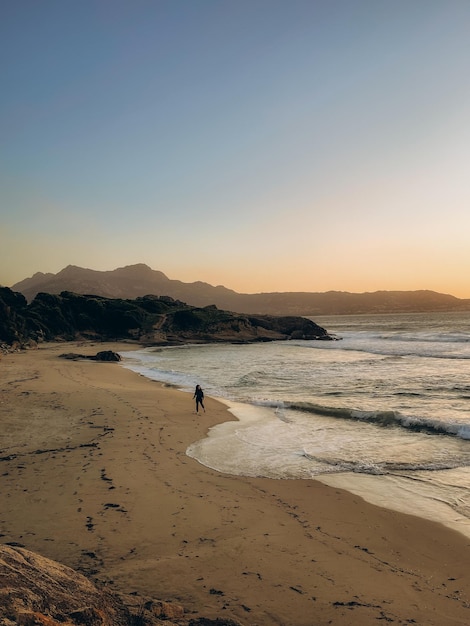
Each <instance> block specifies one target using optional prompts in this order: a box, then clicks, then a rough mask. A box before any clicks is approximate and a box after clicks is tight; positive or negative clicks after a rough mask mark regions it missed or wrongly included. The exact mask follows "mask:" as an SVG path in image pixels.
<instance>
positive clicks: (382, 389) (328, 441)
mask: <svg viewBox="0 0 470 626" xmlns="http://www.w3.org/2000/svg"><path fill="white" fill-rule="evenodd" d="M311 319H313V321H315V322H316V323H317V324H319V325H320V326H323V327H324V328H326V329H327V330H328V332H329V333H330V334H332V335H334V336H335V337H336V338H337V341H281V342H270V343H257V344H247V345H235V344H205V345H188V346H181V347H164V348H161V347H158V348H145V349H142V350H137V351H132V352H126V353H122V356H123V362H122V363H123V365H124V367H127V368H129V369H131V370H133V371H135V372H138V373H140V374H142V375H143V376H146V377H148V378H151V379H154V380H159V381H163V382H166V383H169V384H171V385H174V386H176V387H178V388H179V389H181V390H182V391H185V392H188V393H190V394H191V396H188V411H194V408H193V407H194V405H193V400H192V393H193V392H194V387H195V385H196V384H200V385H201V386H202V387H203V389H204V392H205V394H206V395H209V396H212V397H215V398H217V399H220V400H222V401H223V402H225V403H226V404H227V405H228V407H229V410H230V411H231V413H232V414H233V415H234V416H235V417H236V418H237V420H234V421H229V422H226V423H224V424H220V425H217V426H215V427H214V428H212V429H210V431H209V433H208V435H207V437H205V438H204V439H202V440H201V441H195V442H194V443H193V444H191V445H190V446H189V448H188V450H187V454H188V456H190V457H192V458H194V459H196V460H197V461H199V462H200V463H202V464H203V465H206V466H208V467H210V468H213V469H215V470H217V471H220V472H225V473H228V474H233V475H242V476H259V477H268V478H273V479H295V478H299V479H311V478H314V479H317V480H321V481H322V482H324V483H326V484H329V485H332V486H335V487H339V488H343V489H346V490H348V491H350V492H352V493H355V494H358V495H360V496H361V497H363V498H364V499H366V500H368V501H369V502H372V503H374V504H378V505H381V506H385V507H387V508H391V509H394V510H397V511H401V512H405V513H412V514H414V515H418V516H422V517H425V518H428V519H432V520H435V521H439V522H441V523H443V524H446V525H447V526H449V527H451V528H454V529H456V530H458V531H460V532H462V533H464V534H465V535H466V536H468V537H470V312H467V313H422V314H393V315H392V314H381V315H341V316H328V317H324V316H318V317H314V318H311Z"/></svg>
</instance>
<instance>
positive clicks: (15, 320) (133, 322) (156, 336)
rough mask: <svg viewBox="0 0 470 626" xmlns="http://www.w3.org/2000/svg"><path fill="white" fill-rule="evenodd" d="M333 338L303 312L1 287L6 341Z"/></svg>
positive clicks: (0, 317) (0, 332)
mask: <svg viewBox="0 0 470 626" xmlns="http://www.w3.org/2000/svg"><path fill="white" fill-rule="evenodd" d="M329 338H330V337H329V335H328V333H327V332H326V330H325V329H324V328H321V327H320V326H318V325H317V324H315V323H314V322H312V321H311V320H308V319H305V318H302V317H295V316H288V317H276V316H268V315H242V314H238V313H231V312H229V311H221V310H219V309H218V308H217V307H216V306H207V307H204V308H198V307H194V306H190V305H187V304H185V303H183V302H181V301H178V300H173V299H172V298H169V297H163V296H161V297H159V296H144V297H139V298H136V299H135V300H127V299H118V298H114V299H112V298H104V297H101V296H90V295H80V294H76V293H71V292H62V293H61V294H49V293H39V294H37V295H36V297H35V298H34V300H33V301H32V302H31V303H30V304H28V303H27V301H26V299H25V297H24V296H23V295H22V294H19V293H15V292H12V291H11V290H10V289H8V288H6V287H3V288H0V343H4V344H8V345H11V344H13V343H15V342H16V343H19V344H21V345H24V344H26V343H27V342H28V341H35V342H37V341H57V340H60V341H72V340H76V339H93V340H98V341H115V340H135V341H138V342H140V343H144V344H148V345H165V344H177V343H203V342H204V343H205V342H215V341H219V342H220V341H230V342H252V341H274V340H280V339H329Z"/></svg>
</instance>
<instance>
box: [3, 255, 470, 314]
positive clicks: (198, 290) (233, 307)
mask: <svg viewBox="0 0 470 626" xmlns="http://www.w3.org/2000/svg"><path fill="white" fill-rule="evenodd" d="M11 289H12V290H13V291H17V292H20V293H22V294H23V295H24V296H25V298H26V299H27V300H28V301H32V300H33V298H34V297H35V296H36V294H37V293H50V294H60V293H61V292H63V291H68V292H73V293H77V294H87V295H97V296H103V297H106V298H127V299H133V298H138V297H142V296H146V295H156V296H169V297H171V298H174V299H176V300H181V301H183V302H186V303H187V304H190V305H192V306H196V307H205V306H209V305H216V306H217V307H218V308H219V309H223V310H226V311H234V312H237V313H245V314H261V315H302V316H315V315H344V314H361V313H411V312H430V311H465V310H468V311H470V299H461V298H456V297H455V296H452V295H448V294H442V293H438V292H435V291H429V290H419V291H375V292H371V293H350V292H345V291H327V292H322V293H320V292H273V293H256V294H246V293H237V292H236V291H233V290H232V289H228V288H226V287H223V286H221V285H218V286H216V287H214V286H213V285H210V284H208V283H205V282H201V281H196V282H192V283H185V282H182V281H180V280H172V279H170V278H168V277H167V276H166V275H165V274H164V273H163V272H160V271H157V270H153V269H151V268H150V267H149V266H148V265H145V264H142V263H139V264H136V265H128V266H126V267H120V268H117V269H115V270H111V271H98V270H92V269H86V268H82V267H77V266H74V265H69V266H67V267H65V268H64V269H63V270H61V271H60V272H58V273H57V274H52V273H47V274H44V273H42V272H38V273H36V274H34V275H33V276H32V277H30V278H26V279H24V280H22V281H20V282H18V283H16V284H15V285H13V286H12V287H11Z"/></svg>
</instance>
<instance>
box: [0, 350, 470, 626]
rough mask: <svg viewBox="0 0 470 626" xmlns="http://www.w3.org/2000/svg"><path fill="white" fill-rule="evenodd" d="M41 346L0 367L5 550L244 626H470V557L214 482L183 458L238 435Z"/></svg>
mask: <svg viewBox="0 0 470 626" xmlns="http://www.w3.org/2000/svg"><path fill="white" fill-rule="evenodd" d="M131 347H132V346H130V345H129V344H100V343H77V344H75V343H74V344H44V345H40V346H39V348H38V349H37V350H31V351H27V352H23V353H16V354H8V355H5V356H3V357H2V359H1V360H0V368H1V370H2V385H1V389H2V394H1V404H0V416H1V420H2V431H3V434H2V436H1V444H0V457H1V460H0V474H1V480H2V495H1V513H0V534H1V535H2V536H1V541H2V543H11V542H16V543H20V544H22V545H24V546H25V547H26V548H27V549H29V550H33V551H36V552H39V553H40V554H43V555H44V556H47V557H49V558H53V559H55V560H57V561H59V562H61V563H64V564H65V565H69V566H70V567H73V568H75V569H79V570H80V571H82V572H83V573H85V574H87V575H89V576H90V577H91V578H92V579H93V580H97V581H99V582H101V583H104V584H106V585H107V586H109V588H110V589H111V590H113V589H114V590H116V591H121V592H126V593H131V592H137V593H138V594H141V595H145V596H151V597H155V598H160V599H162V600H172V601H175V602H178V603H180V604H182V605H183V606H184V607H185V609H186V610H187V611H188V615H191V616H205V617H208V618H215V617H217V616H224V617H225V618H231V619H235V620H237V621H238V622H240V623H241V624H244V625H246V626H255V625H258V626H268V625H272V624H286V625H287V624H288V625H289V626H307V625H308V626H312V624H315V625H322V624H328V623H333V624H340V625H342V624H344V625H348V626H351V625H354V624H357V625H358V626H359V625H361V626H368V625H369V624H376V623H377V619H383V620H388V621H392V622H395V623H409V622H410V621H411V620H415V622H416V623H418V624H424V623H425V624H426V625H427V626H432V625H433V624H435V625H436V626H445V625H447V624H449V625H451V624H468V623H469V622H470V598H469V591H468V590H469V588H470V585H469V583H470V573H469V572H468V563H469V562H470V541H469V539H468V538H465V537H464V536H463V535H461V534H459V533H457V532H454V531H452V530H450V529H448V528H446V527H444V526H442V525H440V524H438V523H435V522H430V521H427V520H425V519H421V518H417V517H413V516H410V515H406V514H402V513H397V512H395V511H391V510H388V509H383V508H380V507H377V506H374V505H372V504H369V503H367V502H365V501H364V500H362V499H361V498H360V497H358V496H356V495H353V494H351V493H349V492H347V491H344V490H341V489H338V488H336V487H330V486H326V485H324V484H323V483H321V482H319V481H316V480H289V481H287V480H286V481H284V480H272V479H258V478H244V477H235V476H229V475H225V474H220V473H218V472H216V471H214V470H211V469H209V468H207V467H205V466H202V465H200V464H199V463H198V462H197V461H195V460H193V459H191V458H189V457H188V456H187V455H186V449H187V447H188V446H189V444H191V443H193V442H195V441H197V440H198V439H201V438H203V437H204V436H205V434H206V432H207V430H208V428H210V427H211V426H213V425H215V424H217V423H220V422H223V421H228V420H230V419H234V418H233V416H232V415H231V414H230V413H229V412H228V410H227V408H226V406H225V405H223V404H222V403H220V402H218V401H217V400H214V399H213V398H210V397H209V398H206V413H203V414H202V415H199V416H197V415H195V413H194V406H193V401H192V398H191V395H190V394H185V393H183V392H181V391H178V390H177V389H174V388H170V387H167V386H165V385H163V384H161V383H157V382H154V381H151V380H149V379H146V378H144V377H142V376H140V375H138V374H135V373H133V372H131V371H130V370H127V369H125V368H124V367H120V366H119V365H118V364H115V363H98V362H94V361H69V360H66V359H60V358H59V355H60V354H62V353H64V352H69V351H74V352H79V353H82V354H89V355H92V354H95V353H96V352H98V351H100V350H102V349H112V350H115V351H117V352H119V351H120V350H121V351H122V350H126V351H127V350H129V349H130V348H131Z"/></svg>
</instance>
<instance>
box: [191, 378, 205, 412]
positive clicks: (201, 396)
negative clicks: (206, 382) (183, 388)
mask: <svg viewBox="0 0 470 626" xmlns="http://www.w3.org/2000/svg"><path fill="white" fill-rule="evenodd" d="M193 398H196V413H199V405H201V407H202V409H203V411H205V410H206V409H205V408H204V402H203V400H204V392H203V390H202V389H201V387H199V385H198V386H197V387H196V391H195V392H194V396H193Z"/></svg>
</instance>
